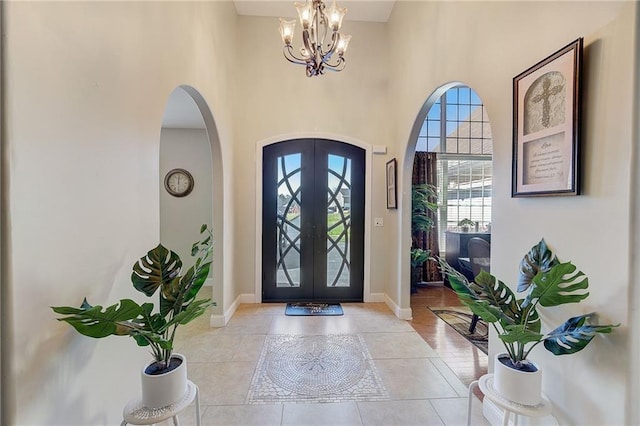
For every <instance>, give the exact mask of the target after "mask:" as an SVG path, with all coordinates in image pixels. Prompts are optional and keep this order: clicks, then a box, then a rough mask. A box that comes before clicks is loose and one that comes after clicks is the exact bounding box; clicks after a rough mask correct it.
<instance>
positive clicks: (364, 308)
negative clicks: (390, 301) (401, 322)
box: [342, 303, 393, 315]
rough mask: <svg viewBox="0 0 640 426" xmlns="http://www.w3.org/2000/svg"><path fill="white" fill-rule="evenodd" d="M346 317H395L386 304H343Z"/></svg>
mask: <svg viewBox="0 0 640 426" xmlns="http://www.w3.org/2000/svg"><path fill="white" fill-rule="evenodd" d="M342 310H343V311H344V314H345V315H372V314H381V315H393V312H391V310H390V309H389V307H388V306H387V305H386V304H385V303H342Z"/></svg>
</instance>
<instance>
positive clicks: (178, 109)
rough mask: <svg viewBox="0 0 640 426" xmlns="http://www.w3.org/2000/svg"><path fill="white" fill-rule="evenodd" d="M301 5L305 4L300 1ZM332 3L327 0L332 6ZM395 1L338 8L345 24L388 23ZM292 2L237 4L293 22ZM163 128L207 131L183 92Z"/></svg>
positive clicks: (244, 10)
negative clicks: (347, 22)
mask: <svg viewBox="0 0 640 426" xmlns="http://www.w3.org/2000/svg"><path fill="white" fill-rule="evenodd" d="M298 1H300V2H302V1H304V0H298ZM330 2H331V0H325V3H326V4H330ZM395 2H396V0H338V6H340V7H346V8H347V9H348V11H347V15H346V17H345V19H346V20H350V21H366V22H387V21H388V20H389V16H390V15H391V11H392V10H393V6H394V5H395ZM293 3H294V1H293V0H287V1H282V0H234V4H235V7H236V12H237V13H238V15H249V16H270V17H280V16H281V17H283V18H294V17H296V9H295V7H294V6H293ZM162 127H171V128H183V129H204V128H205V127H204V121H203V120H202V115H201V114H200V111H199V110H198V107H197V106H196V104H195V102H194V101H193V99H191V96H189V94H187V92H185V91H184V90H174V91H173V93H171V95H170V96H169V100H168V102H167V107H166V109H165V112H164V117H163V120H162Z"/></svg>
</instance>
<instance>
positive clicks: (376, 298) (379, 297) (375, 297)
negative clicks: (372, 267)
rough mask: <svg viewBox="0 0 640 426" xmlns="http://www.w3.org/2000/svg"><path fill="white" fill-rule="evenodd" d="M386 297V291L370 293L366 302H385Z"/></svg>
mask: <svg viewBox="0 0 640 426" xmlns="http://www.w3.org/2000/svg"><path fill="white" fill-rule="evenodd" d="M386 298H387V295H386V294H385V293H370V294H369V297H368V298H367V300H365V303H385V301H386Z"/></svg>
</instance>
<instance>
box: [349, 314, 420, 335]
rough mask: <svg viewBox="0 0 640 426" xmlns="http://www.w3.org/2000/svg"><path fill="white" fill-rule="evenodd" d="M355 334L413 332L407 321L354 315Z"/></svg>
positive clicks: (384, 316)
mask: <svg viewBox="0 0 640 426" xmlns="http://www.w3.org/2000/svg"><path fill="white" fill-rule="evenodd" d="M352 320H353V326H354V328H355V332H356V333H380V332H385V333H404V332H411V331H412V332H415V330H414V329H413V327H411V325H409V323H408V322H407V321H403V320H401V319H398V318H397V317H395V316H387V315H375V316H367V315H354V316H353V317H352Z"/></svg>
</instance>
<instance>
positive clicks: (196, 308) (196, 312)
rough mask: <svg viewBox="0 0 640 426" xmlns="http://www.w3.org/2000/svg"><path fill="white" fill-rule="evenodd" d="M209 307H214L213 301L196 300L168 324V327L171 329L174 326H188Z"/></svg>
mask: <svg viewBox="0 0 640 426" xmlns="http://www.w3.org/2000/svg"><path fill="white" fill-rule="evenodd" d="M209 306H212V302H211V299H200V300H196V301H194V302H193V303H191V304H190V305H188V306H186V307H185V308H184V310H182V311H181V312H180V313H179V314H177V315H175V316H174V317H173V318H172V319H171V321H169V322H168V323H167V326H168V327H169V326H172V325H174V324H182V325H184V324H188V323H190V322H191V321H193V320H194V319H196V318H197V317H199V316H200V315H202V314H203V313H204V312H205V311H206V310H207V308H208V307H209Z"/></svg>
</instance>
